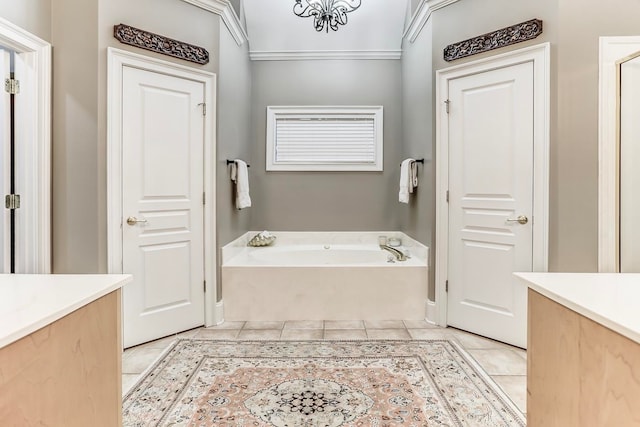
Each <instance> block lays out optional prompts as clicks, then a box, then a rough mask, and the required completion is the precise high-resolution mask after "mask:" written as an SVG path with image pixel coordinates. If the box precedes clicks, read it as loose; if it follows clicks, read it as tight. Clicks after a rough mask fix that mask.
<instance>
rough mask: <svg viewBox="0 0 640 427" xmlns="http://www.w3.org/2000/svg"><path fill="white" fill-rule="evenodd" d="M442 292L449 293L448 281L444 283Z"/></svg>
mask: <svg viewBox="0 0 640 427" xmlns="http://www.w3.org/2000/svg"><path fill="white" fill-rule="evenodd" d="M444 291H445V292H449V281H448V280H445V281H444Z"/></svg>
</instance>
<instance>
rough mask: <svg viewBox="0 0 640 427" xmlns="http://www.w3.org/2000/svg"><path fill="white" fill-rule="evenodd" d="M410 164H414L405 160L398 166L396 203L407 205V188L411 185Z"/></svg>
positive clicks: (413, 161) (412, 160) (411, 160)
mask: <svg viewBox="0 0 640 427" xmlns="http://www.w3.org/2000/svg"><path fill="white" fill-rule="evenodd" d="M412 163H415V160H414V159H405V160H403V161H402V164H401V165H400V192H399V193H398V201H399V202H400V203H409V188H410V187H412V184H413V179H412V176H411V175H412V174H411V164H412ZM412 191H413V190H412Z"/></svg>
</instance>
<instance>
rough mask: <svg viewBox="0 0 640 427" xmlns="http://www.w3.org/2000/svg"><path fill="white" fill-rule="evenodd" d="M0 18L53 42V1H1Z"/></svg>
mask: <svg viewBox="0 0 640 427" xmlns="http://www.w3.org/2000/svg"><path fill="white" fill-rule="evenodd" d="M0 17H2V18H4V19H6V20H7V21H9V22H11V23H12V24H15V25H17V26H19V27H21V28H23V29H25V30H27V31H29V32H30V33H32V34H35V35H36V36H38V37H40V38H41V39H43V40H46V41H49V42H50V41H51V0H20V1H15V0H0Z"/></svg>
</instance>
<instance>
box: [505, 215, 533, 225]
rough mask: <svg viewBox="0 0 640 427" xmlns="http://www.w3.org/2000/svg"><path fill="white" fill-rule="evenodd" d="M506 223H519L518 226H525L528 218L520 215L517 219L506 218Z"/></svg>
mask: <svg viewBox="0 0 640 427" xmlns="http://www.w3.org/2000/svg"><path fill="white" fill-rule="evenodd" d="M507 222H519V223H520V224H526V223H528V222H529V218H527V217H526V216H524V215H520V216H519V217H518V218H515V219H513V218H508V219H507Z"/></svg>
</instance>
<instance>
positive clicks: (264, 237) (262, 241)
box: [248, 230, 276, 247]
mask: <svg viewBox="0 0 640 427" xmlns="http://www.w3.org/2000/svg"><path fill="white" fill-rule="evenodd" d="M275 241H276V236H274V235H273V234H271V233H269V232H268V231H266V230H265V231H263V232H261V233H258V234H256V235H255V236H253V237H252V238H251V240H249V243H248V244H249V246H254V247H258V246H269V245H271V244H272V243H273V242H275Z"/></svg>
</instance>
